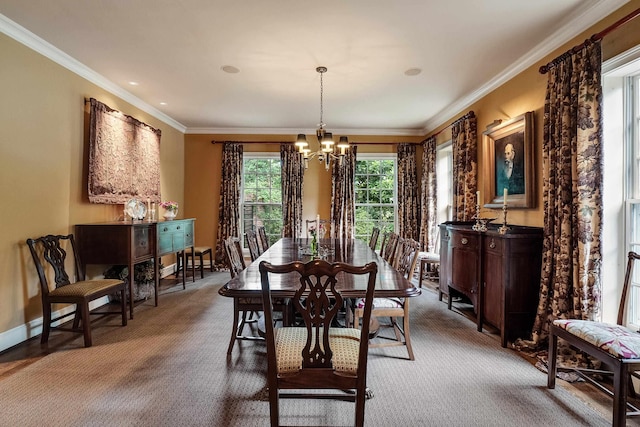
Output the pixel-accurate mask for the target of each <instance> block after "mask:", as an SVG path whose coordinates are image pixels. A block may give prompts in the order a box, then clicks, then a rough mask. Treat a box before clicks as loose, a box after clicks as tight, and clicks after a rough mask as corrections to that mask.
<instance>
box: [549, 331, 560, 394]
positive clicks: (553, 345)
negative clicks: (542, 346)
mask: <svg viewBox="0 0 640 427" xmlns="http://www.w3.org/2000/svg"><path fill="white" fill-rule="evenodd" d="M557 357H558V336H557V335H556V334H554V333H553V326H551V328H550V330H549V352H548V355H547V388H556V358H557Z"/></svg>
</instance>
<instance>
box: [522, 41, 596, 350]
mask: <svg viewBox="0 0 640 427" xmlns="http://www.w3.org/2000/svg"><path fill="white" fill-rule="evenodd" d="M601 61H602V58H601V47H600V42H599V41H598V42H591V41H587V42H586V43H585V46H584V47H583V48H582V49H580V50H579V51H577V52H572V51H569V52H568V53H566V54H565V55H562V56H561V57H560V58H558V59H557V60H556V61H554V64H553V65H552V66H551V67H550V68H549V71H548V74H549V76H548V83H547V94H546V99H545V107H544V139H543V146H542V175H543V177H542V181H543V183H544V184H543V203H544V224H545V226H544V240H543V255H542V278H541V286H540V302H539V305H538V313H537V317H536V320H535V323H534V327H533V338H534V342H538V343H539V342H541V341H542V340H543V339H546V337H547V336H548V332H549V323H550V322H551V321H552V320H554V319H558V318H575V319H583V320H598V318H599V316H600V315H601V313H600V309H601V307H600V305H601V286H600V285H601V283H600V279H601V277H600V273H601V272H600V267H601V259H602V253H601V246H600V239H601V221H602V186H603V182H602V161H603V157H602V116H601V112H602V107H601V100H602V85H601V71H600V69H601Z"/></svg>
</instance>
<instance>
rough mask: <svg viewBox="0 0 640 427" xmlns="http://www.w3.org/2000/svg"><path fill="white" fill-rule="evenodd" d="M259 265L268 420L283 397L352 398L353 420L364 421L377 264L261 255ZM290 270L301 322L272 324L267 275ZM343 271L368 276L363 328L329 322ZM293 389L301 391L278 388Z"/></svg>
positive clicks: (338, 301)
mask: <svg viewBox="0 0 640 427" xmlns="http://www.w3.org/2000/svg"><path fill="white" fill-rule="evenodd" d="M259 268H260V278H261V282H262V299H263V305H264V307H265V324H266V325H267V326H266V344H267V366H268V367H267V388H268V390H269V405H270V410H271V425H272V426H278V425H280V416H279V399H280V398H281V397H282V398H333V399H340V400H349V401H355V403H356V405H355V409H356V410H355V425H356V426H363V425H364V414H365V411H364V410H365V398H366V386H367V383H366V381H367V352H368V346H367V336H368V332H369V331H368V323H369V322H368V320H369V318H370V317H371V307H372V306H371V304H372V300H373V291H374V288H375V281H376V273H377V268H378V266H377V264H375V263H369V264H367V265H365V266H361V267H360V266H352V265H348V264H343V263H335V264H330V263H328V262H326V261H323V260H314V261H310V262H308V263H306V264H304V263H302V262H299V261H298V262H293V263H290V264H285V265H272V264H270V263H268V262H266V261H262V262H261V263H260V266H259ZM293 272H296V273H297V274H298V275H299V276H300V287H299V288H298V289H297V291H296V293H295V297H294V298H293V304H294V306H295V308H296V311H297V313H298V314H299V315H300V316H301V317H302V319H303V322H304V325H303V326H300V327H282V328H275V327H274V326H273V312H272V305H273V296H272V294H271V288H270V279H269V278H270V275H277V274H288V273H293ZM345 275H346V276H352V275H367V277H368V280H367V282H366V283H367V292H366V297H365V299H364V300H365V301H366V303H365V306H364V312H363V319H364V320H365V326H364V327H363V328H362V330H357V329H354V328H334V327H332V323H333V321H334V318H335V317H336V315H337V314H338V312H339V310H340V308H341V307H342V303H343V298H342V295H341V294H340V292H339V291H338V289H339V283H337V282H338V277H341V278H342V277H344V276H345ZM348 279H350V278H348ZM348 279H347V280H348ZM340 280H342V279H340ZM292 389H295V390H305V392H300V391H299V392H295V393H283V392H281V390H292ZM329 389H331V390H338V391H340V392H333V393H331V394H328V393H327V392H326V390H329ZM312 390H314V392H312ZM317 390H322V391H321V392H318V391H317Z"/></svg>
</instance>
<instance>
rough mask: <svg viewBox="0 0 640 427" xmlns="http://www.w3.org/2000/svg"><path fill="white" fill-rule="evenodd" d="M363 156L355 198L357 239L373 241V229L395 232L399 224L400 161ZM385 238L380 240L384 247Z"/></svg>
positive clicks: (359, 162)
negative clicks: (398, 186) (397, 197)
mask: <svg viewBox="0 0 640 427" xmlns="http://www.w3.org/2000/svg"><path fill="white" fill-rule="evenodd" d="M358 157H361V158H360V159H358V160H357V161H356V174H355V198H356V218H355V237H356V239H360V240H364V241H365V242H368V241H369V238H370V237H371V230H372V229H373V227H378V228H379V229H380V232H381V233H385V232H390V231H394V230H395V223H396V203H395V201H396V182H397V179H396V178H397V176H396V170H397V167H396V158H395V156H393V157H391V156H388V157H381V156H380V155H378V156H377V157H368V156H366V155H359V156H358ZM380 242H381V239H380V240H379V241H378V246H379V245H380Z"/></svg>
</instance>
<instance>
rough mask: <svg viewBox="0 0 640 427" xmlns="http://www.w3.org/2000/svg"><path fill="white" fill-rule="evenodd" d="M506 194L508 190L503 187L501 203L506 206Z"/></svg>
mask: <svg viewBox="0 0 640 427" xmlns="http://www.w3.org/2000/svg"><path fill="white" fill-rule="evenodd" d="M507 194H509V191H508V190H507V189H506V188H505V189H504V193H503V196H502V204H503V205H504V206H507Z"/></svg>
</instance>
